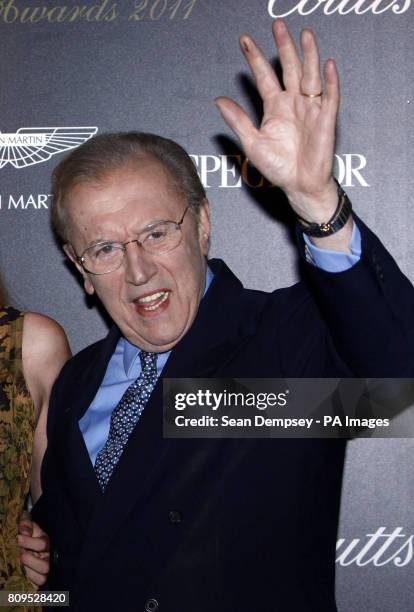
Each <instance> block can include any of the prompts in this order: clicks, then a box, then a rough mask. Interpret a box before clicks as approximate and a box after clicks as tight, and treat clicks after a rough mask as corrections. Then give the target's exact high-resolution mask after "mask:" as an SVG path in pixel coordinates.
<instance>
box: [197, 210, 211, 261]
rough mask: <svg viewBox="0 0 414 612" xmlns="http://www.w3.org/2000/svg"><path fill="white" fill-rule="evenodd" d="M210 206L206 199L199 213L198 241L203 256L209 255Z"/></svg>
mask: <svg viewBox="0 0 414 612" xmlns="http://www.w3.org/2000/svg"><path fill="white" fill-rule="evenodd" d="M210 229H211V228H210V206H209V203H208V200H207V199H204V200H203V202H202V204H201V206H200V210H199V212H198V241H199V243H200V247H201V250H202V252H203V255H207V253H208V248H209V239H210Z"/></svg>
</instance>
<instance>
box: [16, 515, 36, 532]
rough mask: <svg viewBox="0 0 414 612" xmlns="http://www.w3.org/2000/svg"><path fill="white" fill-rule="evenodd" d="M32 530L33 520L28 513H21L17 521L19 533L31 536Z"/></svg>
mask: <svg viewBox="0 0 414 612" xmlns="http://www.w3.org/2000/svg"><path fill="white" fill-rule="evenodd" d="M32 532H33V522H32V521H31V519H30V515H29V514H28V513H24V514H22V518H21V519H20V522H19V533H22V534H24V535H29V536H31V535H32Z"/></svg>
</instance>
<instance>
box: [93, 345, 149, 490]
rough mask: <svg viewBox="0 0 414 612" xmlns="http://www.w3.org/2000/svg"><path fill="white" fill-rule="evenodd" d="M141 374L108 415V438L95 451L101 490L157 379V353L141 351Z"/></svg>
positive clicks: (96, 469) (106, 482) (103, 488)
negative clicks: (98, 449) (109, 421)
mask: <svg viewBox="0 0 414 612" xmlns="http://www.w3.org/2000/svg"><path fill="white" fill-rule="evenodd" d="M139 356H140V359H141V374H140V375H139V376H138V378H137V379H136V380H135V381H134V382H133V383H132V384H131V385H130V386H129V387H128V389H127V390H126V391H125V393H124V394H123V396H122V397H121V399H120V401H119V404H118V405H117V406H116V407H115V408H114V410H113V412H112V415H111V424H110V426H109V434H108V439H107V441H106V443H105V446H103V447H102V448H101V450H100V451H99V453H98V454H97V457H96V461H95V472H96V476H97V478H98V481H99V484H100V485H101V488H102V491H104V490H105V488H106V485H107V484H108V481H109V479H110V477H111V474H112V472H113V471H114V468H115V466H116V464H117V463H118V461H119V459H120V457H121V455H122V451H123V450H124V446H125V444H126V443H127V442H128V438H129V436H130V435H131V432H132V430H133V429H134V427H135V425H136V424H137V423H138V420H139V417H140V416H141V414H142V411H143V410H144V408H145V405H146V403H147V401H148V398H149V396H150V395H151V392H152V390H153V389H154V387H155V384H156V382H157V357H158V354H157V353H147V352H146V351H141V352H140V354H139Z"/></svg>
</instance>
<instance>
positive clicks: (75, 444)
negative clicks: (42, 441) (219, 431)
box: [33, 20, 414, 612]
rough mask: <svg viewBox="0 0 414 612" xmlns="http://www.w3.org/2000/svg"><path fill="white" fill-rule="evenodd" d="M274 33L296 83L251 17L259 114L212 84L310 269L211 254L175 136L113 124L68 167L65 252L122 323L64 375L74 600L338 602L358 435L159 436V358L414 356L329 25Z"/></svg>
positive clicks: (184, 369) (62, 553)
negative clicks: (261, 271) (351, 155)
mask: <svg viewBox="0 0 414 612" xmlns="http://www.w3.org/2000/svg"><path fill="white" fill-rule="evenodd" d="M273 33H274V36H275V41H276V45H277V48H278V50H279V54H280V60H281V64H282V68H283V76H284V85H285V88H286V89H285V90H282V89H281V87H280V84H279V82H278V81H277V79H276V77H275V75H274V73H273V71H272V70H271V68H270V65H269V64H268V62H267V61H266V60H265V58H264V57H263V55H262V53H261V51H260V50H259V48H258V47H257V46H256V44H255V43H254V41H253V40H252V39H251V38H250V37H248V36H247V35H243V36H242V37H241V46H242V49H243V52H244V54H245V57H246V59H247V61H248V63H249V65H250V67H251V69H252V71H253V75H254V77H255V79H256V83H257V87H258V90H259V93H260V94H261V96H262V98H263V103H264V118H263V121H262V125H261V127H260V129H257V128H255V127H254V126H253V124H252V123H251V121H250V119H249V118H248V117H247V115H246V114H245V113H244V111H243V110H242V109H241V108H240V107H239V106H238V105H237V104H236V103H235V102H233V101H231V100H228V99H225V98H219V99H218V100H217V104H218V107H219V109H220V111H221V113H222V115H223V117H224V118H225V120H226V121H227V123H228V124H229V125H230V127H232V129H233V130H234V131H235V132H236V134H237V135H238V136H239V138H240V140H241V143H242V145H243V147H244V150H245V153H246V155H247V156H248V158H249V159H250V160H251V162H252V163H253V164H254V165H255V166H256V168H257V169H258V170H259V171H260V172H262V174H264V175H265V176H266V178H267V179H268V180H269V181H270V182H271V183H273V184H277V185H279V186H280V187H282V188H283V189H284V190H285V193H286V194H287V196H288V198H289V201H290V203H291V206H292V208H293V210H294V211H295V213H296V214H297V216H298V217H300V223H301V227H302V231H303V232H305V233H308V234H309V235H312V234H313V237H312V238H309V237H307V238H306V246H305V240H304V237H303V236H302V233H301V232H299V233H298V235H299V243H300V251H301V254H302V256H303V258H304V259H305V258H306V259H307V260H310V261H309V262H308V263H306V264H305V265H306V266H307V274H308V284H305V283H300V284H298V285H296V286H294V287H292V288H290V289H284V290H279V291H275V292H274V293H272V294H265V293H262V292H258V291H247V290H245V289H243V287H242V286H241V283H240V282H239V281H238V280H237V279H236V277H235V276H234V275H233V274H232V273H231V272H230V270H229V269H228V268H227V267H226V266H225V264H224V263H223V262H221V261H219V260H216V261H210V262H209V264H208V266H207V260H206V256H207V252H208V240H209V234H210V222H209V211H208V203H207V201H206V199H205V194H204V190H203V188H202V186H201V184H200V182H199V181H198V178H197V175H196V172H195V170H194V167H193V166H192V163H191V161H190V160H189V158H187V157H186V156H185V154H184V152H183V151H182V150H181V149H180V147H178V145H176V144H175V143H172V142H171V141H165V139H161V138H159V137H156V136H153V135H147V134H116V135H109V136H105V135H103V136H100V137H97V138H96V139H92V140H90V141H88V143H86V144H85V145H83V146H82V147H80V148H79V149H77V150H76V151H75V152H73V153H72V154H71V155H70V156H69V157H68V158H67V159H66V160H64V161H63V162H62V163H61V164H60V166H59V167H58V168H57V170H56V172H55V175H54V188H53V191H54V213H53V214H54V222H55V226H56V229H57V231H58V232H59V234H60V236H61V237H62V239H63V241H64V244H65V246H64V248H65V252H66V253H67V255H68V256H69V258H70V259H71V260H72V261H73V263H74V264H75V265H76V267H77V268H78V270H79V272H80V274H81V275H82V277H83V282H84V286H85V290H86V292H87V293H89V294H92V293H94V292H96V294H97V295H98V297H99V299H100V300H101V302H102V303H103V305H104V306H105V308H106V310H107V312H108V313H109V315H110V316H111V318H112V320H113V321H114V323H115V325H114V327H113V329H112V330H111V331H110V333H109V335H108V337H107V338H106V339H105V340H103V341H101V342H98V343H96V344H95V345H92V346H90V347H88V348H87V349H85V350H84V351H82V352H81V353H80V354H79V355H77V356H76V357H75V358H74V359H73V360H71V361H70V362H69V363H68V364H67V365H66V366H65V368H64V369H63V371H62V373H61V375H60V377H59V379H58V381H57V383H56V385H55V387H54V391H53V396H52V399H51V405H50V410H49V415H50V416H49V423H48V443H49V445H48V450H47V453H46V457H45V461H44V464H43V469H42V473H43V480H42V484H43V495H42V497H41V499H40V501H39V502H38V503H37V504H36V505H35V507H34V509H33V517H34V519H35V520H36V521H38V522H39V524H40V526H41V527H42V528H43V529H44V530H45V531H46V532H47V533H48V534H49V536H50V539H51V543H52V548H53V557H54V566H53V568H52V573H51V576H50V582H49V585H50V588H53V589H64V590H70V597H71V607H72V609H73V610H77V611H91V610H92V611H93V610H100V611H101V610H114V609H119V610H122V611H123V612H129V611H130V610H131V611H132V610H142V611H143V612H144V611H145V612H151V611H155V610H165V611H167V612H211V611H213V610H214V611H222V610H223V611H224V610H231V611H237V612H245V611H246V612H247V611H252V610H254V611H257V610H262V609H266V610H289V611H293V612H305V611H315V612H316V611H317V612H321V611H323V612H333V611H334V610H336V606H335V596H334V557H335V540H336V530H337V524H338V512H339V496H340V488H341V474H342V467H343V460H344V450H345V446H344V442H343V441H340V440H306V439H303V440H301V439H297V440H268V439H266V440H253V439H249V440H235V439H232V440H231V439H228V440H223V439H222V440H197V439H195V440H192V439H188V440H174V439H163V438H162V377H160V374H161V372H162V376H163V377H164V376H165V377H209V376H211V377H227V376H230V377H231V376H237V377H243V376H246V377H250V378H252V377H278V376H289V377H301V376H304V377H305V376H306V377H322V376H337V375H357V376H398V375H409V374H410V373H411V372H412V366H411V364H410V355H409V343H408V340H407V333H406V332H408V331H409V329H410V325H411V323H410V310H411V309H412V306H413V301H414V300H413V290H412V287H411V285H410V284H409V283H408V281H407V279H405V277H404V276H403V275H402V274H401V273H400V272H399V270H398V268H397V267H396V265H395V263H394V261H393V260H392V258H391V257H390V256H389V255H388V253H387V252H386V251H385V249H384V248H383V247H382V245H381V244H380V242H379V241H378V239H377V238H376V237H375V236H373V235H372V233H371V232H370V231H369V230H368V229H367V228H366V227H365V226H364V225H363V224H362V222H360V221H358V220H356V219H355V220H353V219H352V216H351V215H350V210H349V205H348V203H347V200H346V198H345V196H344V195H343V194H342V193H341V192H339V195H338V189H337V186H336V184H335V182H334V180H333V178H332V175H331V169H332V158H333V150H334V132H335V120H336V113H337V109H338V103H339V85H338V77H337V73H336V68H335V64H334V62H333V61H332V60H329V61H328V62H327V63H326V64H325V68H324V80H325V91H324V93H323V95H321V91H322V83H321V78H320V74H319V59H318V51H317V46H316V43H315V40H314V37H313V34H312V33H311V32H310V31H309V30H304V31H303V32H302V35H301V43H302V48H303V52H304V59H303V63H301V62H300V60H299V58H298V56H297V53H296V50H295V47H294V44H293V41H292V39H291V37H290V35H289V32H288V31H287V29H286V26H285V25H284V23H283V21H281V20H276V21H275V22H274V24H273ZM361 245H362V247H361ZM361 248H362V251H361ZM361 253H362V254H361ZM322 268H325V269H322ZM332 270H336V272H333V271H332ZM309 287H310V288H311V290H310V289H309ZM373 304H375V308H372V305H373Z"/></svg>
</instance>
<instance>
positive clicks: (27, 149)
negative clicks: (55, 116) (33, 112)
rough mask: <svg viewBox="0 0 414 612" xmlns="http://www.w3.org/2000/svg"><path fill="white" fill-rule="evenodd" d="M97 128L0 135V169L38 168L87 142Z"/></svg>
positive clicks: (40, 129) (22, 130) (45, 129)
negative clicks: (52, 158)
mask: <svg viewBox="0 0 414 612" xmlns="http://www.w3.org/2000/svg"><path fill="white" fill-rule="evenodd" d="M97 131H98V128H97V127H89V126H88V127H30V128H20V129H18V130H17V132H15V133H14V134H6V133H2V132H0V169H1V168H4V166H7V164H11V165H12V166H14V167H15V168H26V167H27V166H33V164H41V163H42V162H44V161H47V160H48V159H50V158H51V157H52V155H56V154H57V153H63V151H69V149H74V148H76V147H78V146H79V145H81V144H82V143H83V142H86V140H89V138H91V137H92V136H94V134H96V132H97Z"/></svg>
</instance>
